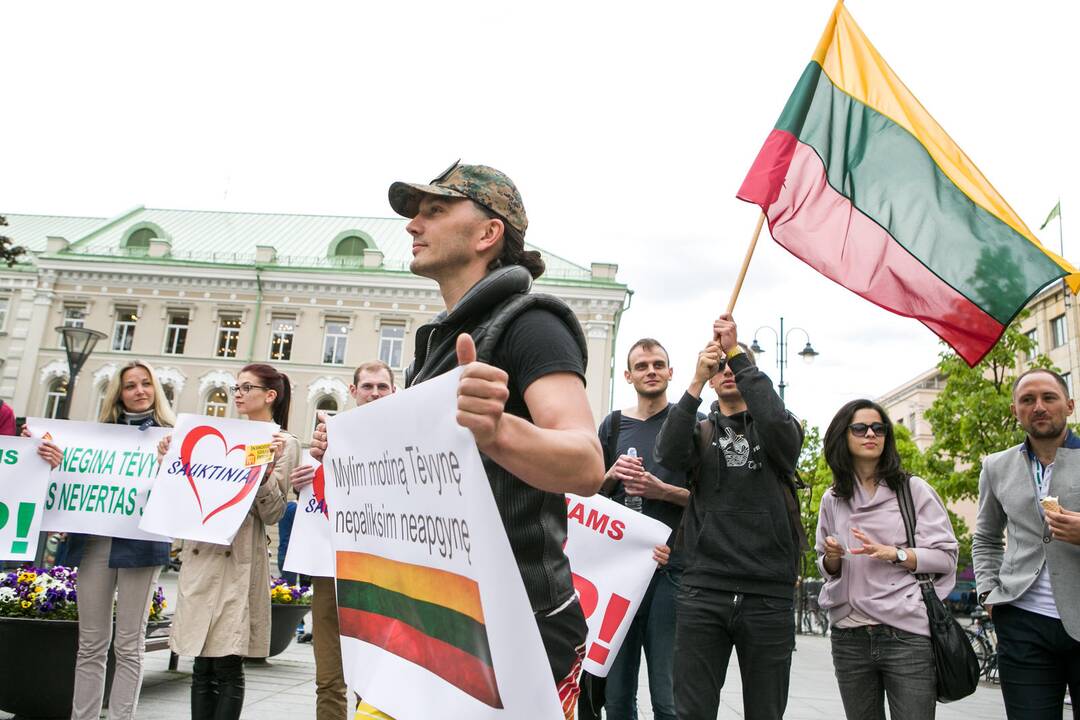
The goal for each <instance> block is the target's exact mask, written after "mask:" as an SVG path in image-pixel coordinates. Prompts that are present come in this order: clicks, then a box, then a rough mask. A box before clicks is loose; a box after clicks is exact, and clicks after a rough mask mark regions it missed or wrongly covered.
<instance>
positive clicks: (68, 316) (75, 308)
mask: <svg viewBox="0 0 1080 720" xmlns="http://www.w3.org/2000/svg"><path fill="white" fill-rule="evenodd" d="M60 324H61V325H63V326H64V327H84V326H85V325H86V306H85V305H65V306H64V319H63V321H62V322H61V323H60ZM56 346H57V347H64V336H63V335H60V334H57V336H56Z"/></svg>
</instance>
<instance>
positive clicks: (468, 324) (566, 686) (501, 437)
mask: <svg viewBox="0 0 1080 720" xmlns="http://www.w3.org/2000/svg"><path fill="white" fill-rule="evenodd" d="M389 199H390V206H391V207H392V208H393V209H394V211H395V212H397V213H398V214H399V215H402V216H403V217H407V218H409V219H410V220H409V223H408V225H407V226H406V228H405V229H406V231H407V232H408V233H409V234H410V235H411V236H412V262H411V263H410V265H409V269H410V270H411V271H412V272H413V273H414V274H416V275H419V276H421V277H426V278H430V279H432V280H434V281H435V282H436V283H438V285H439V291H440V293H441V294H442V296H443V301H444V302H445V304H446V308H447V309H446V311H444V312H442V313H440V314H439V315H437V316H436V317H435V318H434V319H433V320H432V321H431V322H430V323H428V324H426V325H424V326H422V327H420V328H418V329H417V331H416V343H415V356H414V358H413V362H412V365H411V366H410V367H409V369H408V370H407V371H406V374H405V378H406V386H412V385H415V384H417V383H421V382H424V381H426V380H430V379H431V378H434V377H437V376H439V375H441V374H443V373H445V372H448V371H450V370H452V369H454V368H455V367H457V366H459V365H460V366H463V367H464V369H463V372H462V375H461V379H460V381H459V383H458V401H457V421H458V424H460V425H462V426H463V427H466V428H468V429H469V430H470V431H471V432H472V434H473V437H474V439H475V440H476V445H477V447H478V448H479V450H480V453H481V456H482V458H483V462H484V468H485V470H486V471H487V475H488V480H489V482H490V484H491V489H492V493H493V494H494V497H495V504H496V506H497V507H498V509H499V514H500V516H501V517H502V520H503V526H504V528H505V529H506V535H507V539H508V540H509V541H510V548H511V550H512V551H513V553H514V559H515V560H516V562H517V566H518V571H519V573H520V574H521V579H522V581H523V583H524V586H525V592H526V595H527V596H528V598H529V602H530V604H531V606H532V611H533V617H534V618H535V620H536V624H537V627H538V628H539V630H540V638H541V640H542V641H543V643H544V649H545V651H546V653H547V657H548V663H549V665H550V667H551V672H552V675H553V677H554V680H555V685H556V687H557V690H558V693H559V698H560V700H561V702H562V706H563V709H564V711H565V714H566V717H567V718H573V716H574V707H575V703H576V701H577V695H578V676H579V674H580V671H581V660H582V658H583V657H584V653H585V635H586V630H587V628H586V625H585V616H584V614H583V612H582V610H581V606H580V604H579V603H578V600H577V597H576V594H575V592H574V586H573V580H572V578H571V573H570V562H569V560H568V559H567V557H566V554H565V553H564V552H563V544H564V543H565V541H566V496H565V493H567V492H572V493H576V494H578V495H585V496H587V495H592V494H594V493H595V492H596V491H597V490H598V489H599V488H600V485H601V483H602V482H603V480H604V462H603V455H602V453H601V450H600V442H599V440H597V437H596V433H595V430H594V429H593V417H592V410H591V409H590V407H589V401H588V396H587V395H586V393H585V365H586V360H587V350H586V347H587V343H586V340H585V335H584V333H583V332H582V330H581V325H580V323H579V322H578V320H577V318H576V316H575V315H574V313H573V311H572V310H570V308H569V307H567V306H566V304H565V303H564V302H562V301H561V300H558V299H557V298H553V297H551V296H545V295H540V294H536V293H530V292H529V291H530V289H531V287H532V281H533V280H534V279H536V278H538V277H540V275H541V274H543V272H544V261H543V260H542V259H541V257H540V253H539V252H537V251H535V250H527V249H526V248H525V231H526V228H527V227H528V218H527V217H526V215H525V207H524V204H523V203H522V200H521V194H520V193H519V192H518V189H517V187H516V186H515V185H514V183H513V181H511V180H510V178H509V177H507V176H506V175H505V174H504V173H502V172H500V171H498V170H496V169H494V168H491V167H487V166H485V165H462V164H460V163H454V164H453V165H452V166H450V167H449V168H448V169H447V170H446V171H444V172H443V173H441V174H440V175H439V176H438V177H436V178H435V179H434V180H432V181H431V182H430V183H426V184H422V183H421V184H416V183H404V182H395V183H393V184H392V185H391V186H390V191H389ZM496 339H497V341H496ZM318 444H322V446H323V447H325V444H324V438H320V439H318V440H313V441H312V446H313V447H316V446H317V445H318Z"/></svg>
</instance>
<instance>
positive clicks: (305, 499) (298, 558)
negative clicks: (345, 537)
mask: <svg viewBox="0 0 1080 720" xmlns="http://www.w3.org/2000/svg"><path fill="white" fill-rule="evenodd" d="M300 464H301V465H311V466H313V467H314V468H315V479H314V480H313V481H312V482H311V484H310V485H305V486H304V487H303V489H301V490H300V493H299V498H298V499H297V501H296V514H295V515H293V526H292V532H291V533H290V534H289V548H288V550H286V551H285V565H284V567H283V568H282V570H287V571H289V572H295V573H301V574H302V575H312V576H315V577H333V576H334V548H333V546H332V545H331V544H330V521H329V519H328V515H327V512H326V491H325V487H326V485H325V480H324V478H325V473H324V472H323V466H322V464H321V463H319V462H317V461H316V460H315V459H314V458H313V457H311V453H309V452H308V451H306V450H305V451H304V457H303V459H302V460H301V462H300Z"/></svg>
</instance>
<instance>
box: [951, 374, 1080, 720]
mask: <svg viewBox="0 0 1080 720" xmlns="http://www.w3.org/2000/svg"><path fill="white" fill-rule="evenodd" d="M1072 411H1073V401H1072V399H1071V398H1070V397H1069V391H1068V386H1067V385H1066V383H1065V381H1064V380H1063V379H1062V377H1061V376H1060V375H1058V374H1057V373H1054V372H1051V371H1050V370H1046V369H1041V368H1035V369H1032V370H1028V371H1027V372H1025V373H1024V374H1023V375H1021V376H1020V377H1019V378H1018V379H1017V381H1016V384H1015V385H1014V386H1013V402H1012V413H1013V415H1014V416H1015V417H1016V419H1017V421H1018V422H1019V423H1020V426H1021V427H1022V428H1023V429H1024V432H1025V433H1027V439H1026V440H1025V441H1024V442H1023V443H1022V444H1020V445H1017V446H1015V447H1012V448H1009V449H1008V450H1004V451H1002V452H999V453H995V454H993V455H991V456H989V457H987V458H986V460H984V461H983V468H982V476H981V477H980V478H979V513H978V517H977V519H976V521H975V537H974V539H973V541H972V544H971V554H972V557H973V559H974V561H975V578H976V582H977V585H978V592H979V601H980V602H981V603H983V605H984V606H985V607H986V609H987V611H989V612H991V613H992V616H993V620H994V624H995V626H996V627H997V637H998V667H999V670H1000V675H1001V694H1002V696H1003V698H1004V700H1005V711H1006V713H1007V714H1008V717H1009V718H1010V719H1012V718H1023V719H1024V720H1041V719H1042V718H1052V719H1053V720H1059V719H1060V718H1061V714H1062V710H1063V703H1064V699H1065V687H1066V685H1068V687H1069V690H1070V692H1071V693H1072V697H1073V698H1074V700H1077V699H1080V512H1077V511H1078V510H1080V437H1077V436H1076V435H1074V434H1073V432H1072V431H1071V430H1069V427H1068V424H1067V420H1068V417H1069V416H1070V415H1071V414H1072ZM1047 497H1051V498H1053V497H1056V498H1057V499H1058V502H1059V503H1060V505H1061V511H1060V512H1055V511H1054V510H1051V509H1044V508H1043V506H1042V504H1041V503H1040V501H1041V500H1042V499H1043V498H1047ZM1006 527H1007V528H1008V531H1009V537H1008V543H1007V544H1006V543H1005V535H1004V533H1005V529H1006ZM1073 717H1074V718H1080V708H1078V707H1077V706H1076V705H1075V704H1074V706H1073Z"/></svg>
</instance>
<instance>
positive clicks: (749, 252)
mask: <svg viewBox="0 0 1080 720" xmlns="http://www.w3.org/2000/svg"><path fill="white" fill-rule="evenodd" d="M764 224H765V213H764V211H762V213H761V215H759V216H758V219H757V227H756V228H754V237H753V238H751V240H750V247H748V248H747V249H746V257H745V258H743V261H742V269H741V270H739V277H738V278H737V279H736V280H735V289H734V290H732V291H731V299H730V300H728V304H727V312H728V313H729V314H730V313H731V311H732V310H734V309H735V301H736V300H738V299H739V291H740V290H742V283H743V279H744V278H746V269H747V268H748V267H750V258H752V257H753V256H754V248H756V247H757V239H758V235H760V234H761V226H762V225H764Z"/></svg>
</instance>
